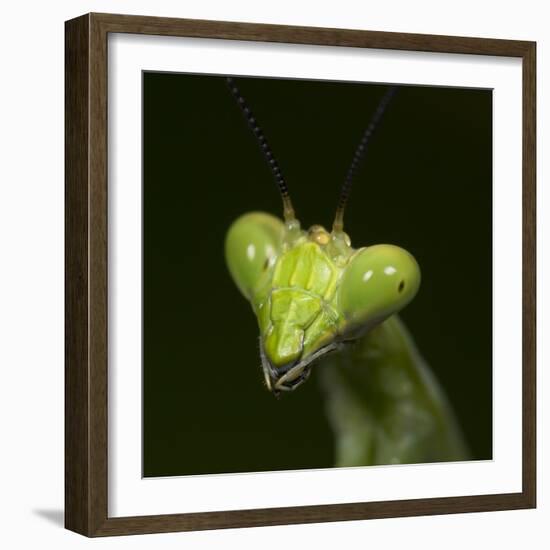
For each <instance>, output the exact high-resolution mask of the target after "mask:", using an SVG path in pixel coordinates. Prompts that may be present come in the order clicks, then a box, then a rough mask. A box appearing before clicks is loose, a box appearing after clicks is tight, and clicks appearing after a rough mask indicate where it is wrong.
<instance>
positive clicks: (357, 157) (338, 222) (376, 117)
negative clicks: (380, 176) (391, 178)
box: [332, 86, 397, 233]
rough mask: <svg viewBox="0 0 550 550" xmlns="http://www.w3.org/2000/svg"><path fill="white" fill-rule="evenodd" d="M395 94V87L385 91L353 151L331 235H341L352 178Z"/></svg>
mask: <svg viewBox="0 0 550 550" xmlns="http://www.w3.org/2000/svg"><path fill="white" fill-rule="evenodd" d="M395 92H397V86H390V87H389V88H388V89H387V91H386V93H385V94H384V95H383V97H382V99H381V100H380V103H379V104H378V107H377V108H376V111H374V114H373V115H372V119H371V121H370V123H369V125H368V126H367V129H366V130H365V132H364V134H363V137H362V138H361V141H360V142H359V145H358V146H357V149H356V150H355V154H354V155H353V159H352V161H351V165H350V167H349V169H348V173H347V175H346V179H345V180H344V184H343V185H342V190H341V191H340V199H339V200H338V207H337V208H336V215H335V216H334V223H333V224H332V231H333V233H342V232H343V231H344V210H345V208H346V204H347V202H348V199H349V196H350V193H351V186H352V183H353V178H354V176H355V174H356V173H357V168H358V167H359V163H360V162H361V160H362V159H363V157H364V156H365V153H366V151H367V146H368V144H369V141H370V138H371V137H372V135H373V133H374V131H375V130H376V127H377V125H378V123H379V122H380V119H381V118H382V115H383V114H384V111H385V110H386V107H387V106H388V104H389V102H390V101H391V99H392V97H393V96H394V95H395Z"/></svg>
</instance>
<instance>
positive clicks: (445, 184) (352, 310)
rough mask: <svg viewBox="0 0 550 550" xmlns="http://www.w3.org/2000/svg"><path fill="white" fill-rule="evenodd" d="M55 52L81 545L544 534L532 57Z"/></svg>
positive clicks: (312, 41) (95, 28) (276, 29)
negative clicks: (62, 126) (253, 531)
mask: <svg viewBox="0 0 550 550" xmlns="http://www.w3.org/2000/svg"><path fill="white" fill-rule="evenodd" d="M65 37H66V59H65V62H66V209H65V213H66V361H65V368H66V412H65V413H66V425H65V427H66V461H65V468H66V515H65V518H66V520H65V521H66V527H67V528H68V529H71V530H73V531H76V532H78V533H81V534H83V535H87V536H105V535H123V534H139V533H153V532H168V531H184V530H197V529H217V528H231V527H247V526H261V525H281V524H293V523H311V522H323V521H341V520H358V519H370V518H386V517H398V516H414V515H427V514H446V513H463V512H476V511H491V510H506V509H518V508H533V507H535V505H536V468H535V460H536V446H535V393H536V392H535V182H536V180H535V151H536V147H535V90H536V86H535V67H536V62H535V51H536V48H535V43H533V42H522V41H514V40H496V39H484V38H465V37H451V36H431V35H414V34H403V33H386V32H374V31H358V30H342V29H327V28H307V27H289V26H274V25H265V24H249V23H230V22H220V21H199V20H186V19H166V18H156V17H142V16H126V15H112V14H88V15H84V16H82V17H79V18H76V19H73V20H70V21H68V22H67V23H66V28H65Z"/></svg>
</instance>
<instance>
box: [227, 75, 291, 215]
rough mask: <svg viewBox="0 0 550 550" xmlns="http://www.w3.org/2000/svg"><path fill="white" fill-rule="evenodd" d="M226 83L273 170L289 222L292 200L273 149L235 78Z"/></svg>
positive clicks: (284, 212)
mask: <svg viewBox="0 0 550 550" xmlns="http://www.w3.org/2000/svg"><path fill="white" fill-rule="evenodd" d="M226 82H227V85H228V86H229V89H230V90H231V93H232V94H233V97H234V98H235V99H236V101H237V103H238V105H239V107H240V108H241V111H242V112H243V114H244V116H245V118H246V122H247V123H248V126H249V127H250V129H251V130H252V132H253V133H254V135H255V136H256V138H257V139H258V143H259V145H260V149H261V150H262V152H263V154H264V156H265V159H266V160H267V164H268V165H269V167H270V168H271V171H272V172H273V177H274V178H275V183H276V184H277V187H278V188H279V192H280V193H281V198H282V199H283V215H284V219H285V221H286V222H290V221H293V220H295V215H294V208H293V207H292V202H291V201H290V195H289V193H288V187H287V186H286V183H285V180H284V178H283V175H282V173H281V169H280V168H279V164H278V163H277V161H276V160H275V157H274V156H273V151H271V147H269V144H268V143H267V139H266V138H265V136H264V133H263V132H262V129H261V128H260V127H259V126H258V123H257V122H256V119H255V117H254V115H253V114H252V111H251V110H250V107H249V106H248V105H247V103H246V101H245V99H244V97H243V96H242V94H241V92H240V90H239V88H238V87H237V85H236V84H235V80H234V79H233V78H231V77H230V76H228V77H226Z"/></svg>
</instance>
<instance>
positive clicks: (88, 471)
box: [65, 14, 536, 537]
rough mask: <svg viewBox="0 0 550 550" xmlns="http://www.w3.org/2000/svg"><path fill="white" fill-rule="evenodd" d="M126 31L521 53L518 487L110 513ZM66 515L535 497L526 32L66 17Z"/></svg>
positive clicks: (230, 520) (205, 518) (239, 516)
mask: <svg viewBox="0 0 550 550" xmlns="http://www.w3.org/2000/svg"><path fill="white" fill-rule="evenodd" d="M109 33H133V34H138V35H139V34H143V35H161V36H172V37H196V38H216V39H220V40H241V41H258V42H280V43H289V44H308V45H326V46H349V47H355V48H377V49H388V50H409V51H419V52H437V53H456V54H472V55H484V56H504V57H514V58H519V59H521V62H522V71H523V77H522V87H523V100H522V101H523V136H522V144H523V145H522V147H523V149H522V159H523V161H522V162H523V165H522V180H523V181H522V193H523V206H522V209H523V210H522V213H523V222H522V223H523V235H522V243H523V245H522V246H523V271H522V272H523V319H522V320H523V324H522V327H523V328H522V330H523V333H522V341H523V348H522V353H523V364H522V381H523V386H522V408H523V417H522V425H523V432H522V433H523V435H522V437H523V440H522V480H523V482H522V491H521V492H517V493H509V494H487V495H473V496H461V497H443V498H427V499H412V500H410V499H409V500H394V501H383V502H365V503H361V502H354V503H347V504H322V505H321V504H319V505H314V506H300V507H287V508H264V509H249V510H232V511H223V510H221V511H215V512H201V513H184V514H170V515H155V516H136V517H109V516H108V482H107V480H108V467H107V466H108V460H107V448H108V406H107V373H108V355H107V321H108V319H107V318H108V310H107V294H108V269H107V268H108V266H107V246H108V231H107V202H108V196H107V195H108V193H107V177H108V171H107V92H108V88H107V36H108V34H109ZM65 40H66V42H65V52H66V59H65V77H66V97H65V115H66V123H65V124H66V136H65V147H66V156H65V189H66V191H65V192H66V195H65V197H66V206H65V208H66V210H65V236H66V256H65V265H66V281H65V288H66V291H65V292H66V294H65V303H66V317H65V322H66V325H65V326H66V348H65V349H66V352H65V446H66V447H65V483H66V487H65V510H66V515H65V525H66V528H67V529H70V530H72V531H75V532H78V533H81V534H83V535H86V536H94V537H95V536H106V535H123V534H140V533H154V532H171V531H188V530H199V529H219V528H237V527H251V526H262V525H283V524H296V523H313V522H324V521H344V520H361V519H371V518H388V517H398V516H419V515H430V514H447V513H464V512H481V511H491V510H508V509H521V508H533V507H535V505H536V441H535V434H536V420H535V412H536V407H535V395H536V383H535V376H536V370H535V369H536V363H535V357H536V349H535V320H536V309H535V308H536V305H535V298H536V295H535V289H536V280H535V275H536V257H535V252H536V240H535V239H536V237H535V230H536V229H535V228H536V218H535V202H536V201H535V192H536V177H535V167H536V156H535V155H536V144H535V121H536V81H535V72H536V57H535V56H536V45H535V43H534V42H525V41H514V40H497V39H483V38H466V37H453V36H434V35H419V34H406V33H388V32H374V31H358V30H342V29H328V28H308V27H290V26H279V25H266V24H250V23H234V22H218V21H201V20H187V19H170V18H157V17H142V16H127V15H112V14H87V15H84V16H81V17H78V18H76V19H72V20H70V21H67V22H66V27H65Z"/></svg>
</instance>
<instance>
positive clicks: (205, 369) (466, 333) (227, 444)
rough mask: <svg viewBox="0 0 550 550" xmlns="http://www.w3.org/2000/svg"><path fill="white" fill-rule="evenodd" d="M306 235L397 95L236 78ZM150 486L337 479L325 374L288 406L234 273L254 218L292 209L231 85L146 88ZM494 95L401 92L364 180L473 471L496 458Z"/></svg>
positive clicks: (365, 222)
mask: <svg viewBox="0 0 550 550" xmlns="http://www.w3.org/2000/svg"><path fill="white" fill-rule="evenodd" d="M237 82H238V84H239V87H240V88H241V90H242V93H243V95H244V96H245V97H246V99H247V101H248V103H249V104H250V106H251V108H252V110H253V111H254V113H255V115H256V118H257V119H258V121H259V122H260V125H261V126H262V129H263V130H264V133H265V134H266V136H267V138H268V141H269V142H270V145H271V146H272V149H273V150H274V152H275V155H276V157H277V159H278V161H279V164H280V166H281V169H282V172H283V174H284V175H285V177H286V180H287V184H288V186H289V188H290V193H291V197H292V200H293V203H294V206H295V209H296V212H297V215H298V218H299V219H300V221H301V222H302V226H303V227H305V228H307V227H309V226H310V225H312V224H314V223H320V224H323V225H325V227H327V228H330V226H331V224H332V219H333V216H334V210H335V207H336V202H337V198H338V193H339V190H340V186H341V184H342V181H343V179H344V176H345V174H346V171H347V169H348V166H349V163H350V160H351V157H352V155H353V152H354V150H355V147H356V145H357V143H358V141H359V139H360V137H361V135H362V133H363V131H364V129H365V128H366V126H367V124H368V122H369V120H370V117H371V115H372V113H373V111H374V109H375V108H376V105H377V103H378V100H379V99H380V97H381V96H382V94H383V93H384V91H385V89H386V88H385V87H384V86H379V85H368V84H354V83H339V82H338V83H337V82H326V81H301V80H278V79H260V78H237ZM143 92H144V94H143V199H144V200H143V204H144V211H143V216H144V226H143V252H144V255H143V258H144V263H143V298H144V302H143V304H144V305H143V308H144V309H143V330H144V344H143V345H144V350H143V352H144V353H143V376H144V394H143V399H144V408H143V430H144V448H143V473H144V475H145V476H169V475H184V474H201V473H221V472H245V471H262V470H264V471H265V470H282V469H299V468H321V467H329V466H331V465H332V462H333V448H332V445H333V442H332V434H331V432H330V429H329V425H328V422H327V420H326V418H325V415H324V410H323V403H322V401H321V394H320V392H319V384H318V380H317V377H316V376H315V372H314V371H313V372H312V376H311V378H310V380H309V381H308V382H307V383H306V384H304V385H303V386H301V387H300V388H299V389H298V390H297V391H295V392H293V393H291V394H289V395H284V396H283V398H281V399H280V400H276V399H275V398H273V396H272V395H270V394H269V393H268V392H267V390H266V389H265V386H264V384H263V381H262V373H261V368H260V360H259V356H258V343H257V337H258V330H257V325H256V321H255V318H254V315H253V313H252V311H251V308H250V306H249V305H248V303H247V302H246V301H245V299H244V298H243V297H242V296H241V295H240V294H239V293H238V291H237V289H236V287H235V286H234V285H233V283H232V281H231V279H230V277H229V274H228V272H227V268H226V266H225V262H224V252H223V245H224V237H225V233H226V231H227V228H228V227H229V225H230V224H231V223H232V221H234V220H235V219H236V218H237V217H238V216H239V215H241V214H243V213H245V212H248V211H251V210H264V211H267V212H271V213H273V214H276V215H281V211H282V208H281V203H280V198H279V196H278V194H277V190H276V188H275V185H274V182H273V179H272V177H271V174H270V172H269V169H268V168H267V165H266V163H265V161H264V159H263V157H262V155H261V154H260V150H259V147H258V145H257V143H256V141H255V138H254V136H253V134H252V133H251V132H250V130H249V129H248V127H247V125H246V122H245V120H244V118H243V115H242V114H241V112H240V110H239V108H238V107H237V105H236V103H235V101H234V99H233V97H232V96H231V94H230V92H229V91H228V89H227V87H226V84H225V81H224V79H223V78H222V77H218V76H204V75H184V74H167V73H144V76H143ZM491 126H492V94H491V91H489V90H472V89H453V88H432V87H420V86H418V87H412V86H411V87H400V89H399V91H398V94H397V95H396V97H395V98H394V100H393V102H392V103H391V104H390V106H389V108H388V110H387V112H386V115H385V116H384V118H383V120H382V123H381V124H380V127H379V129H378V131H377V133H376V135H375V138H374V140H373V141H372V143H371V146H370V149H369V152H368V155H367V158H366V159H365V162H364V163H363V164H362V166H361V169H360V171H359V173H358V176H357V179H356V181H355V185H354V189H353V192H352V196H351V200H350V203H349V206H348V209H347V212H346V218H345V229H346V231H347V232H348V233H349V235H350V236H351V238H352V243H353V244H354V246H356V247H360V246H366V245H370V244H377V243H392V244H397V245H400V246H403V247H404V248H406V249H407V250H409V251H410V252H411V253H412V254H413V255H414V256H415V257H416V259H417V261H418V263H419V265H420V267H421V270H422V285H421V288H420V292H419V294H418V295H417V297H416V298H415V300H414V301H413V302H412V303H411V304H410V305H409V306H408V307H407V308H406V309H405V310H404V311H403V313H402V318H403V319H404V321H405V323H406V324H407V326H408V327H409V329H410V331H411V332H412V334H413V336H414V338H415V340H416V343H417V344H418V347H419V348H420V350H421V352H422V354H423V355H424V357H425V358H426V359H427V361H428V363H429V365H430V366H431V368H432V369H433V371H434V372H435V374H436V375H437V377H438V378H439V380H440V382H441V383H442V385H443V387H444V388H445V391H446V393H447V395H448V396H449V399H450V401H451V403H452V405H453V407H454V408H455V411H456V413H457V416H458V419H459V422H460V425H461V426H462V428H463V430H464V432H465V435H466V439H467V441H468V444H469V446H470V449H471V452H472V458H475V459H489V458H491V457H492V450H491V449H492V428H491V426H492V412H491V411H492V397H491V394H492V129H491Z"/></svg>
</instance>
